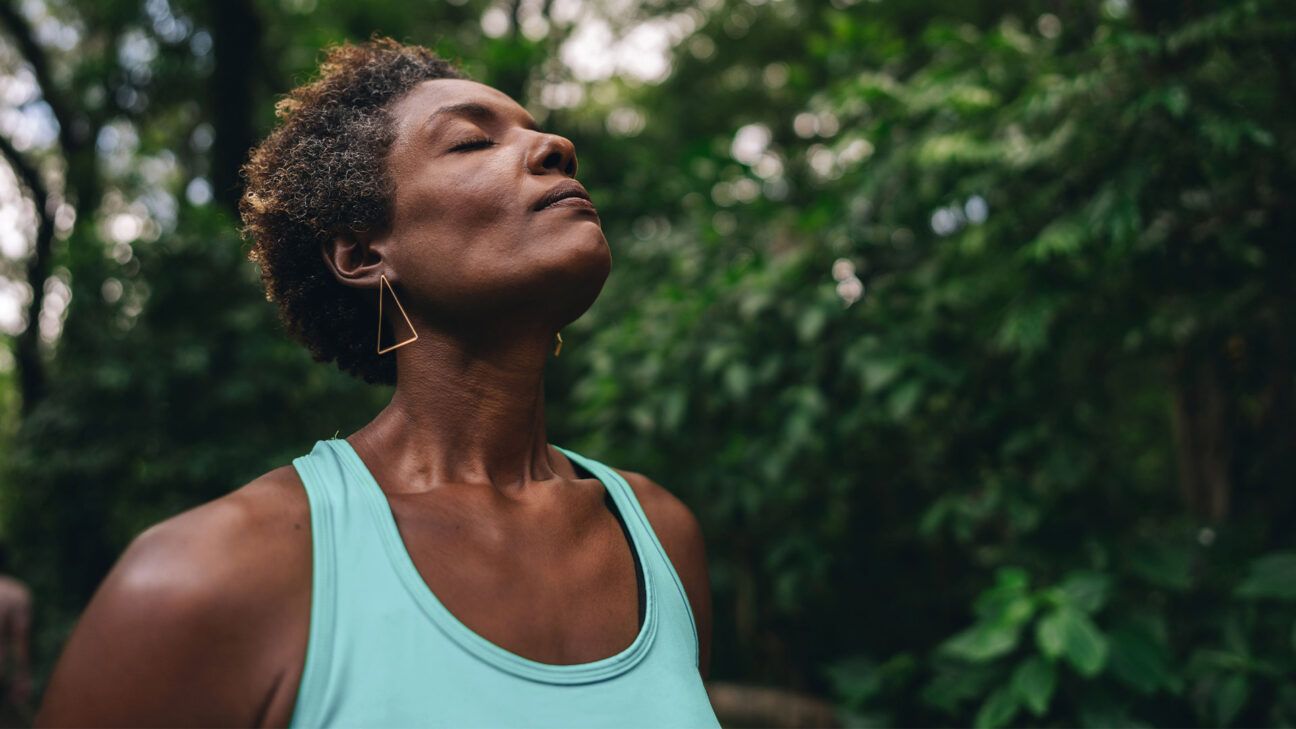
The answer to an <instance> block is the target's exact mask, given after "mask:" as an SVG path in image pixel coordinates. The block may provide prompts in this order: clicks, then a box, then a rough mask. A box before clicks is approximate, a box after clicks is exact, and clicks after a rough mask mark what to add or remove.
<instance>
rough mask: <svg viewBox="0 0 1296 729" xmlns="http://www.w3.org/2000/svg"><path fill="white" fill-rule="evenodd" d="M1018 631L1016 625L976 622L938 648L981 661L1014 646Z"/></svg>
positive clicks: (959, 656) (948, 653) (952, 654)
mask: <svg viewBox="0 0 1296 729" xmlns="http://www.w3.org/2000/svg"><path fill="white" fill-rule="evenodd" d="M1019 632H1020V631H1019V630H1018V627H1017V626H1016V625H1000V624H995V623H977V624H976V625H973V626H972V627H971V628H968V629H967V630H965V631H963V632H961V633H959V634H957V635H955V636H953V637H952V638H950V639H948V640H946V641H945V642H944V643H943V644H941V646H940V649H939V650H940V651H941V652H942V653H944V654H946V655H950V656H956V657H958V658H965V659H967V660H969V661H973V662H975V663H982V662H985V661H989V660H991V659H994V658H997V657H999V656H1001V655H1003V654H1005V653H1007V652H1009V651H1011V650H1012V649H1013V648H1016V647H1017V641H1018V639H1019V637H1020V636H1019Z"/></svg>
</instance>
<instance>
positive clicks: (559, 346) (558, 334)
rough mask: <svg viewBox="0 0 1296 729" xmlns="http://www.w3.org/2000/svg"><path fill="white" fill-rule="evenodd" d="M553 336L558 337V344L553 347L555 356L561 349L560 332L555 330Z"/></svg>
mask: <svg viewBox="0 0 1296 729" xmlns="http://www.w3.org/2000/svg"><path fill="white" fill-rule="evenodd" d="M554 336H555V337H558V346H556V347H554V356H555V357H557V356H558V353H559V352H561V351H562V332H555V333H554Z"/></svg>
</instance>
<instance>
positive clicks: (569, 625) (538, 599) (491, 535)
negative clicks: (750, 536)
mask: <svg viewBox="0 0 1296 729" xmlns="http://www.w3.org/2000/svg"><path fill="white" fill-rule="evenodd" d="M597 493H598V494H602V493H603V492H602V491H601V490H600V491H599V492H597ZM586 496H587V497H588V498H580V497H577V498H574V499H571V500H569V501H568V503H566V504H565V505H561V504H549V505H545V506H544V507H536V508H529V509H518V510H516V511H514V512H512V513H505V512H501V511H500V510H498V509H497V510H495V511H494V512H487V511H486V510H485V509H484V508H483V507H481V506H474V505H473V504H471V503H464V502H453V501H443V502H441V503H432V502H430V501H427V500H422V501H421V500H419V499H418V498H413V497H408V498H407V497H401V496H394V497H391V498H389V505H390V508H391V514H392V517H393V520H394V522H395V524H396V527H397V531H398V533H399V536H400V543H401V544H400V546H401V548H402V549H401V550H399V553H398V554H397V555H396V557H397V558H400V557H404V558H406V559H408V560H409V562H410V564H411V565H412V567H413V568H414V569H415V570H416V571H417V574H418V577H419V579H420V580H421V583H422V584H421V585H417V586H416V587H420V588H422V589H425V590H427V591H428V592H430V593H432V594H434V595H435V597H436V599H437V600H439V601H440V603H441V604H443V605H444V606H445V607H446V609H447V610H448V611H449V612H450V613H451V614H452V615H453V616H454V618H455V619H457V620H458V621H459V622H460V623H462V624H463V625H464V626H465V627H466V628H467V629H468V630H469V631H471V632H473V633H475V634H477V635H479V636H481V637H482V638H484V639H485V640H486V641H489V642H490V643H492V644H494V645H496V646H498V647H500V648H502V649H504V650H505V651H508V652H510V653H513V654H516V655H518V656H522V657H524V658H527V659H531V660H534V661H539V662H541V663H547V664H558V665H563V664H574V663H587V662H592V661H597V660H600V659H602V658H605V657H608V656H612V655H615V654H617V653H619V652H620V651H622V650H624V649H625V648H626V647H627V646H629V645H630V644H631V643H632V642H633V641H634V640H635V638H636V637H637V636H638V634H639V630H640V627H641V625H642V621H643V610H644V594H643V586H642V579H643V574H642V569H643V567H642V566H641V565H638V564H637V560H636V557H635V553H634V552H633V551H632V542H631V540H630V537H629V535H628V533H627V530H626V529H625V527H624V526H623V524H622V522H621V520H620V519H619V515H618V513H617V512H616V510H615V507H614V506H613V505H612V504H611V502H610V499H609V498H607V497H605V496H604V495H590V494H587V495H586ZM501 513H504V514H505V515H504V516H500V514H501ZM488 514H489V515H488ZM306 538H307V539H309V538H310V537H309V535H307V537H306ZM306 569H308V570H309V569H310V566H309V564H308V565H307V566H306ZM304 583H305V584H307V585H308V583H309V581H308V580H307V581H304ZM294 602H295V604H296V608H295V609H294V610H293V611H292V612H291V617H289V618H287V620H289V624H288V625H286V626H284V629H283V630H282V631H279V633H278V637H277V638H276V642H275V647H274V648H273V649H272V653H273V654H275V655H277V656H280V659H279V660H280V662H281V668H280V676H279V678H278V679H277V681H276V683H275V686H274V688H273V690H272V691H271V693H270V697H269V699H268V700H267V707H266V710H265V711H264V712H263V714H262V716H264V722H263V723H264V725H268V726H286V725H287V724H288V723H289V721H290V720H291V718H292V714H293V710H294V703H295V699H296V696H297V693H298V687H299V685H300V682H301V678H302V669H303V666H304V663H305V658H306V646H307V642H308V640H309V630H310V608H311V595H310V592H309V589H307V590H305V591H303V592H302V594H300V595H298V596H297V597H296V599H295V600H294ZM427 627H428V630H433V629H434V628H433V626H432V625H430V624H429V625H428V626H427Z"/></svg>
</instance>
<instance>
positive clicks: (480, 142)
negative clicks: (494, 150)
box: [450, 139, 495, 152]
mask: <svg viewBox="0 0 1296 729" xmlns="http://www.w3.org/2000/svg"><path fill="white" fill-rule="evenodd" d="M494 144H495V142H493V141H492V140H489V139H472V140H469V141H467V142H464V143H463V144H459V145H456V146H454V147H452V148H451V150H450V151H452V152H454V151H458V150H460V149H475V148H485V147H490V146H493V145H494Z"/></svg>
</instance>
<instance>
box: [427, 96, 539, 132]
mask: <svg viewBox="0 0 1296 729" xmlns="http://www.w3.org/2000/svg"><path fill="white" fill-rule="evenodd" d="M442 116H462V117H466V118H469V119H476V120H484V121H494V120H496V119H498V118H499V115H498V114H496V113H495V110H494V109H492V108H490V107H489V106H486V105H485V104H481V103H478V102H476V101H463V102H460V103H458V104H447V105H445V106H443V107H441V108H440V109H437V110H436V111H434V112H432V113H431V114H430V115H429V116H428V118H427V121H426V122H424V124H425V125H427V126H431V125H432V123H433V122H434V121H436V120H437V119H438V118H440V117H442ZM522 126H523V128H525V129H530V130H531V131H535V132H542V131H544V130H543V129H541V128H540V125H538V124H536V121H535V119H531V118H528V119H527V121H526V123H525V124H523V125H522Z"/></svg>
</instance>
